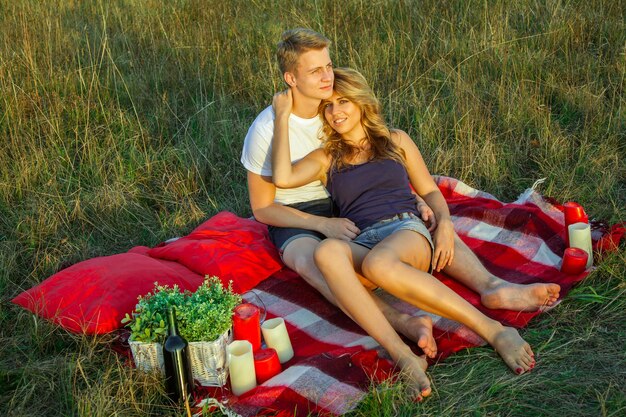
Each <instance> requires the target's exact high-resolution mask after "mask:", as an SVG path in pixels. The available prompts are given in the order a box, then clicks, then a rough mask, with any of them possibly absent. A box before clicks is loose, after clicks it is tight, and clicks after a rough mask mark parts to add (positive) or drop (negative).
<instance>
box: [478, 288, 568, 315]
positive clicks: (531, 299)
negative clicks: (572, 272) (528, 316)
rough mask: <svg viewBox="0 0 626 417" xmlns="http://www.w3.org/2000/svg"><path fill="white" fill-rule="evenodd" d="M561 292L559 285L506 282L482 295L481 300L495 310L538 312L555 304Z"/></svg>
mask: <svg viewBox="0 0 626 417" xmlns="http://www.w3.org/2000/svg"><path fill="white" fill-rule="evenodd" d="M560 291H561V287H560V286H559V285H558V284H551V283H548V284H528V285H521V284H514V283H511V282H505V283H502V284H500V285H498V286H496V287H495V288H493V289H492V290H489V291H487V292H485V293H483V294H481V297H480V300H481V302H482V304H483V305H484V306H485V307H488V308H493V309H496V308H502V309H506V310H514V311H537V310H541V309H543V308H546V307H549V306H551V305H552V304H554V303H555V302H556V300H558V298H559V292H560Z"/></svg>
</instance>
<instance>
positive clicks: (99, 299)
mask: <svg viewBox="0 0 626 417" xmlns="http://www.w3.org/2000/svg"><path fill="white" fill-rule="evenodd" d="M167 264H169V262H163V261H159V260H156V259H152V258H150V257H149V256H145V255H143V254H139V253H123V254H119V255H113V256H105V257H100V258H93V259H89V260H86V261H83V262H80V263H77V264H75V265H72V266H70V267H69V268H66V269H64V270H62V271H60V272H58V273H56V274H54V275H52V276H51V277H49V278H48V279H46V280H45V281H43V282H42V283H41V284H39V285H37V286H35V287H33V288H31V289H30V290H28V291H24V292H23V293H21V294H20V295H18V296H17V297H15V298H14V299H13V300H12V302H13V303H15V304H17V305H20V306H22V307H24V308H26V309H28V310H30V311H32V312H33V313H35V314H38V315H39V316H41V317H43V318H46V319H50V320H52V321H53V322H55V323H57V324H59V325H61V326H62V327H64V328H66V329H67V330H70V331H73V332H77V333H81V332H83V333H86V334H102V333H108V332H110V331H112V330H115V329H117V328H119V327H121V325H122V324H121V323H120V320H122V318H123V317H124V315H125V314H126V313H130V312H131V311H132V310H133V309H134V308H135V305H136V304H137V297H138V296H139V295H144V294H147V293H148V292H150V291H151V290H152V289H153V288H154V283H155V282H158V283H159V284H161V285H169V286H173V285H174V284H178V286H179V287H180V288H181V289H182V290H185V289H188V290H190V291H194V290H195V289H196V288H198V286H199V285H200V284H201V283H202V277H201V276H199V275H197V274H194V273H192V272H191V271H188V270H187V271H186V273H184V272H185V269H184V268H183V267H181V266H180V265H176V267H177V269H178V270H177V269H175V268H171V267H170V266H168V265H167Z"/></svg>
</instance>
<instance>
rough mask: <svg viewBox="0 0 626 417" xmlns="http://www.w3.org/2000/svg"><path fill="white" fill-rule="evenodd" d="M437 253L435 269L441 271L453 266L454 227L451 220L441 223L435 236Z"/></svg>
mask: <svg viewBox="0 0 626 417" xmlns="http://www.w3.org/2000/svg"><path fill="white" fill-rule="evenodd" d="M433 243H434V244H435V253H434V255H433V262H432V265H433V269H434V270H435V271H441V270H442V269H443V268H445V267H446V266H449V265H450V264H452V259H454V227H453V226H452V221H451V220H450V219H445V220H443V221H440V222H439V224H438V225H437V229H436V230H435V233H434V234H433Z"/></svg>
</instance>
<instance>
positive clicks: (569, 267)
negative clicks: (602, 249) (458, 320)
mask: <svg viewBox="0 0 626 417" xmlns="http://www.w3.org/2000/svg"><path fill="white" fill-rule="evenodd" d="M588 257H589V254H587V252H586V251H585V250H583V249H580V248H567V249H565V253H564V254H563V263H562V264H561V272H563V273H564V274H568V275H578V274H580V273H581V272H583V271H584V270H585V269H586V268H587V259H588Z"/></svg>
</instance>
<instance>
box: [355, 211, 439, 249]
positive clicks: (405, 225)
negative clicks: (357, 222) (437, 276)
mask: <svg viewBox="0 0 626 417" xmlns="http://www.w3.org/2000/svg"><path fill="white" fill-rule="evenodd" d="M398 230H412V231H414V232H416V233H419V234H420V235H422V236H424V237H425V238H426V239H427V240H428V243H429V244H430V250H431V256H432V252H434V250H435V245H433V239H432V238H431V236H430V232H429V231H428V228H426V225H425V224H424V221H423V220H422V219H420V218H419V217H418V216H417V215H416V214H413V213H401V214H397V215H395V216H393V217H391V218H389V219H385V220H380V221H379V222H376V223H374V224H373V225H371V226H369V227H366V228H365V229H363V230H362V231H361V234H359V235H358V236H357V237H356V238H354V240H353V241H352V242H353V243H356V244H358V245H361V246H364V247H366V248H368V249H372V248H373V247H374V246H376V244H377V243H380V242H381V241H382V240H384V239H385V238H387V237H388V236H391V235H392V234H393V233H395V232H397V231H398Z"/></svg>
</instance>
